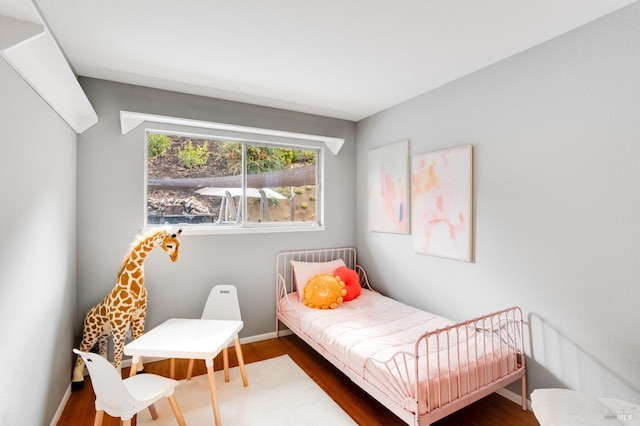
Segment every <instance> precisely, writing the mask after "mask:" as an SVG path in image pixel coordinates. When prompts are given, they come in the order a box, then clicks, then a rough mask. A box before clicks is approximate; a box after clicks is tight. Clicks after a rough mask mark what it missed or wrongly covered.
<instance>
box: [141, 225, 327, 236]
mask: <svg viewBox="0 0 640 426" xmlns="http://www.w3.org/2000/svg"><path fill="white" fill-rule="evenodd" d="M161 226H162V225H157V226H154V225H149V226H147V229H151V228H156V227H161ZM171 226H172V227H173V228H175V229H182V235H183V236H184V235H232V234H278V233H284V232H318V231H325V230H326V228H327V227H326V226H324V225H290V226H287V225H264V224H260V225H256V226H251V225H245V226H237V225H214V226H202V225H198V226H194V225H189V224H184V225H178V224H175V225H171Z"/></svg>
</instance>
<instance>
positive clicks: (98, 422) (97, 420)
mask: <svg viewBox="0 0 640 426" xmlns="http://www.w3.org/2000/svg"><path fill="white" fill-rule="evenodd" d="M103 418H104V411H102V410H98V411H96V418H95V420H94V421H93V426H102V419H103Z"/></svg>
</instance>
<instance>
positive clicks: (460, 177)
mask: <svg viewBox="0 0 640 426" xmlns="http://www.w3.org/2000/svg"><path fill="white" fill-rule="evenodd" d="M472 164H473V158H472V147H471V145H466V146H462V147H458V148H452V149H446V150H442V151H437V152H432V153H427V154H420V155H415V156H413V157H412V158H411V230H412V235H413V249H414V251H416V252H418V253H423V254H428V255H433V256H440V257H446V258H450V259H457V260H463V261H466V262H471V261H472V260H473V259H472V257H473V249H472V244H473V218H472V212H473V209H472V200H473V184H472V179H473V166H472Z"/></svg>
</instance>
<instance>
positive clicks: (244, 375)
mask: <svg viewBox="0 0 640 426" xmlns="http://www.w3.org/2000/svg"><path fill="white" fill-rule="evenodd" d="M233 344H234V345H235V348H236V356H237V357H238V366H239V367H240V374H241V375H242V384H243V385H244V386H245V387H247V386H249V381H248V380H247V372H246V371H245V369H244V358H243V357H242V348H241V347H240V339H238V338H236V339H234V340H233Z"/></svg>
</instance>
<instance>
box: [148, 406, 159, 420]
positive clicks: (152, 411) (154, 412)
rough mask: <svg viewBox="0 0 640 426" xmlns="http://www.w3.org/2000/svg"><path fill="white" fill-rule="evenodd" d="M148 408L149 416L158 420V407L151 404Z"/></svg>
mask: <svg viewBox="0 0 640 426" xmlns="http://www.w3.org/2000/svg"><path fill="white" fill-rule="evenodd" d="M148 408H149V414H151V418H152V419H153V420H158V410H156V406H155V405H153V404H151V405H150V406H149V407H148Z"/></svg>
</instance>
